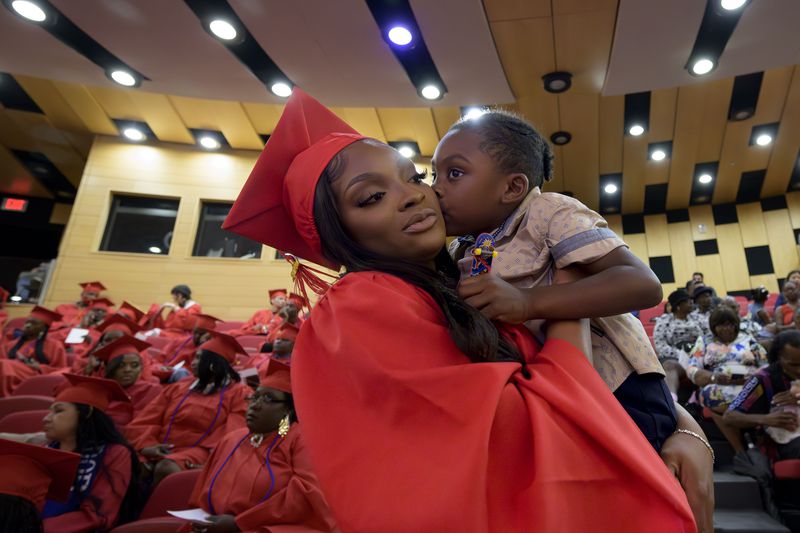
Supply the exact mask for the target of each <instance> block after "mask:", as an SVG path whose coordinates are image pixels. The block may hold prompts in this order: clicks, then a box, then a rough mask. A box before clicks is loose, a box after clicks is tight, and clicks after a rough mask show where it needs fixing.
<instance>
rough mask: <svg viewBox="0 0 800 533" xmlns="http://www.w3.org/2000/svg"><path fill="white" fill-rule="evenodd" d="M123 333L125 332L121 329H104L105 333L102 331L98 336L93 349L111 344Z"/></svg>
mask: <svg viewBox="0 0 800 533" xmlns="http://www.w3.org/2000/svg"><path fill="white" fill-rule="evenodd" d="M123 335H125V333H124V332H123V331H119V330H113V329H112V330H109V331H106V332H105V333H103V335H101V336H100V341H99V342H98V343H97V347H96V348H95V350H99V349H100V348H102V347H103V346H106V345H108V344H111V343H112V342H114V341H115V340H117V339H119V338H121V337H122V336H123Z"/></svg>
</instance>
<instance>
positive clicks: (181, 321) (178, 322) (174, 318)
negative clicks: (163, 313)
mask: <svg viewBox="0 0 800 533" xmlns="http://www.w3.org/2000/svg"><path fill="white" fill-rule="evenodd" d="M202 312H203V308H202V306H201V305H200V304H199V303H194V304H192V305H191V306H189V307H178V308H175V309H173V310H172V311H170V312H169V314H167V318H165V319H164V329H162V330H161V333H160V336H162V337H182V336H183V335H184V334H186V332H187V331H191V330H192V328H193V327H194V324H193V319H192V317H193V316H194V315H199V314H201V313H202Z"/></svg>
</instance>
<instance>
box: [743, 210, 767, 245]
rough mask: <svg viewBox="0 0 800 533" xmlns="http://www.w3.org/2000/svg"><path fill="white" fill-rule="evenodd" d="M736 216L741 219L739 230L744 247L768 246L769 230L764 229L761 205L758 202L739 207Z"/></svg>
mask: <svg viewBox="0 0 800 533" xmlns="http://www.w3.org/2000/svg"><path fill="white" fill-rule="evenodd" d="M736 214H737V216H738V217H739V230H740V231H741V232H742V244H743V245H744V247H745V248H750V247H751V246H765V245H766V244H767V229H766V228H765V227H764V217H763V216H762V214H761V204H760V203H757V202H756V203H752V204H740V205H737V206H736Z"/></svg>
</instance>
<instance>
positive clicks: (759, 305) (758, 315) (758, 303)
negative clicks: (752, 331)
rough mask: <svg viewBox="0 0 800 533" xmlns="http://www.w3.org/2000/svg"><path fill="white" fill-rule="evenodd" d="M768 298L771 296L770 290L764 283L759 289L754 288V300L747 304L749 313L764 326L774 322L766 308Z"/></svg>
mask: <svg viewBox="0 0 800 533" xmlns="http://www.w3.org/2000/svg"><path fill="white" fill-rule="evenodd" d="M767 298H769V291H768V290H767V289H766V287H764V286H763V285H762V286H760V287H758V288H757V289H753V292H752V294H751V299H752V300H753V301H752V302H751V303H750V304H748V305H747V314H748V315H750V316H751V317H752V319H753V321H754V322H756V323H757V324H758V325H759V326H761V327H762V328H763V327H764V326H766V325H767V324H769V323H770V322H772V319H771V318H770V316H769V313H768V312H767V310H766V309H765V308H764V304H765V303H766V301H767Z"/></svg>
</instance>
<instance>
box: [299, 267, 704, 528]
mask: <svg viewBox="0 0 800 533" xmlns="http://www.w3.org/2000/svg"><path fill="white" fill-rule="evenodd" d="M514 331H515V332H516V333H517V337H518V341H519V342H518V344H519V345H520V350H521V351H522V353H523V354H524V355H525V356H526V359H527V360H528V361H529V365H528V368H529V370H530V372H531V374H532V377H531V378H530V379H526V378H525V377H524V376H523V375H522V373H521V372H520V365H519V364H516V363H510V362H502V363H479V364H476V363H470V362H469V360H468V359H467V358H466V357H465V356H464V355H463V354H462V353H461V352H460V351H459V350H458V349H457V348H456V346H455V344H454V343H453V341H452V340H451V338H450V336H449V334H448V332H447V328H446V324H445V322H444V318H443V316H442V313H441V311H440V310H439V308H438V306H437V305H436V304H435V302H434V301H433V300H432V299H431V298H430V297H429V296H428V295H427V294H426V293H424V292H423V291H421V290H420V289H417V288H415V287H413V286H411V285H409V284H408V283H405V282H404V281H402V280H400V279H399V278H396V277H393V276H389V275H385V274H380V273H374V272H362V273H353V274H348V275H347V276H345V277H344V278H343V279H342V280H341V281H339V282H338V283H336V284H335V285H334V286H333V287H332V288H331V289H330V290H329V291H328V293H327V294H326V296H325V297H323V298H322V299H321V300H320V302H319V303H318V305H317V306H316V308H315V310H314V313H312V315H311V317H310V318H309V320H308V322H307V323H306V325H305V326H304V327H303V331H302V332H301V333H300V335H299V336H298V339H297V344H296V345H295V349H294V353H293V361H292V387H293V391H294V397H295V403H296V406H297V409H298V416H299V418H300V420H302V422H303V432H304V437H305V441H306V445H307V448H308V450H309V452H310V456H311V461H312V463H313V464H314V467H315V472H316V474H317V476H318V478H319V480H320V483H321V486H322V489H323V492H324V493H325V496H326V498H327V500H328V502H329V503H330V506H331V508H332V510H333V513H334V516H335V517H336V520H337V522H338V523H339V525H340V526H341V528H342V529H343V530H344V531H426V532H427V531H460V532H484V531H498V532H507V531H542V532H548V533H553V532H565V533H566V532H569V533H572V532H576V531H593V532H615V533H618V532H631V533H633V532H637V533H638V532H641V531H648V532H651V533H653V532H655V533H661V532H663V533H677V532H693V531H696V528H695V525H694V520H693V517H692V513H691V511H690V509H689V506H688V503H687V501H686V496H685V494H684V492H683V490H682V489H681V487H680V485H679V484H678V482H677V481H676V480H675V478H674V477H673V476H672V475H671V474H670V472H669V471H668V470H667V468H666V467H665V466H664V463H663V462H662V461H661V459H660V458H659V457H658V455H657V454H656V453H655V451H654V450H653V448H652V447H651V446H650V445H649V444H648V443H647V441H646V440H645V438H644V437H643V436H642V434H641V432H640V431H639V430H638V428H637V427H636V425H635V424H634V423H633V421H632V420H631V419H630V417H629V416H628V415H627V414H626V413H625V412H624V410H623V409H622V408H621V407H620V405H619V402H617V401H616V400H615V399H614V397H613V396H612V394H611V393H610V391H609V390H608V387H606V386H605V384H604V383H603V382H602V380H601V379H600V377H599V376H598V375H597V373H596V372H595V371H594V370H593V369H592V367H591V365H589V363H588V362H587V360H586V358H585V357H584V355H583V353H581V352H580V351H579V350H577V349H576V348H575V347H574V346H572V345H571V344H569V343H567V342H565V341H561V340H552V341H548V342H547V343H546V344H545V346H544V347H543V348H542V349H541V351H539V352H538V353H537V348H538V347H537V345H536V344H535V341H534V340H533V338H532V337H531V336H530V334H529V333H527V331H525V330H524V329H523V330H520V329H515V330H514Z"/></svg>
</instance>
